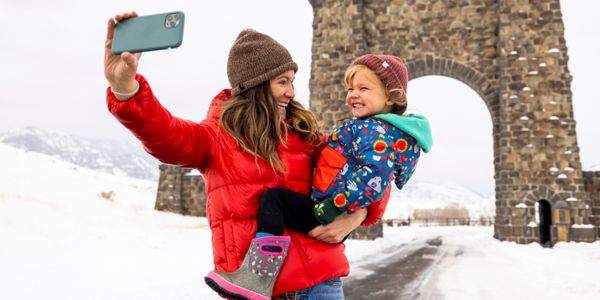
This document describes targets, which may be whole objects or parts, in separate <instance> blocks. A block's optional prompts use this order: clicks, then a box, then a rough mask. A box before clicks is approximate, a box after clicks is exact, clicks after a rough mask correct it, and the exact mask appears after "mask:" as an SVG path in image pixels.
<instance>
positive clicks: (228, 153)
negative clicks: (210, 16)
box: [107, 75, 387, 295]
mask: <svg viewBox="0 0 600 300" xmlns="http://www.w3.org/2000/svg"><path fill="white" fill-rule="evenodd" d="M136 79H137V80H138V81H139V83H140V91H139V92H138V93H137V95H136V96H134V97H133V98H131V99H129V100H128V101H118V100H117V99H116V98H115V97H114V95H113V93H112V92H111V91H110V89H108V90H107V104H108V108H109V110H110V112H111V113H112V114H113V115H114V116H115V117H116V118H117V120H119V122H121V123H122V124H123V125H124V126H126V127H127V128H128V129H129V130H130V131H131V132H132V133H133V134H134V135H135V136H136V137H137V138H138V139H139V140H140V141H141V142H142V143H143V145H144V148H145V149H146V151H148V153H150V154H151V155H153V156H154V157H156V158H157V159H159V160H160V161H162V162H164V163H168V164H173V165H178V166H182V167H191V168H197V169H199V170H200V171H201V172H202V174H203V175H204V179H205V181H206V195H207V201H206V212H207V216H208V221H209V224H210V228H211V230H212V247H213V259H214V263H215V267H216V269H217V270H220V271H225V272H231V271H234V270H236V269H237V268H238V267H239V266H240V265H241V263H242V261H243V259H244V256H245V254H246V251H247V250H248V247H249V245H250V241H251V239H252V238H253V237H254V235H255V233H256V215H257V212H258V206H259V199H260V195H261V194H262V192H263V191H265V190H266V189H268V188H274V187H283V188H287V189H290V190H294V191H297V192H300V193H304V194H308V193H309V192H310V188H311V175H312V169H313V167H314V165H315V162H316V158H317V157H318V154H319V151H320V150H321V149H320V148H318V147H315V146H314V145H311V144H309V143H307V142H306V141H303V140H301V139H300V138H299V137H298V136H297V135H296V134H293V133H290V134H288V145H287V147H283V146H280V147H279V148H278V153H279V157H280V158H281V159H282V160H283V162H284V164H285V166H286V168H287V170H286V172H285V173H284V174H281V173H276V172H274V171H273V170H272V169H271V167H270V166H268V165H267V164H266V163H265V162H264V161H262V160H255V158H254V157H253V156H251V155H249V154H247V153H244V152H242V151H241V150H240V148H239V147H238V145H237V144H236V143H235V141H234V140H233V138H231V137H230V136H229V135H228V134H227V133H226V132H225V131H224V130H222V128H221V127H220V126H219V115H220V109H219V108H220V105H221V104H222V103H223V102H224V101H227V100H229V99H230V98H231V91H230V90H228V89H226V90H223V91H222V92H221V93H220V94H219V95H217V96H216V97H215V98H214V99H213V102H212V104H211V108H210V110H209V113H208V118H207V119H206V120H204V121H202V122H200V123H195V122H191V121H186V120H182V119H179V118H176V117H174V116H172V115H171V114H170V113H169V112H168V111H167V110H166V109H165V108H164V107H162V106H161V105H160V103H159V102H158V100H157V99H156V97H155V96H154V94H153V93H152V90H151V89H150V86H149V84H148V82H147V81H146V80H145V79H144V78H143V77H142V76H141V75H137V76H136ZM386 200H387V199H386ZM380 202H383V203H378V205H379V204H380V205H379V206H377V205H372V206H370V207H369V214H368V216H367V219H365V221H364V222H363V225H370V224H374V223H375V222H377V221H378V220H379V219H380V218H381V216H382V215H383V210H384V209H385V204H386V202H387V201H380ZM285 234H286V235H290V237H291V240H292V243H291V245H290V248H289V253H288V256H287V259H286V260H285V264H284V266H283V268H282V270H281V273H280V275H279V277H278V279H277V282H276V284H275V289H274V291H273V295H279V294H282V293H284V292H291V291H297V290H300V289H304V288H307V287H310V286H313V285H315V284H317V283H320V282H323V281H326V280H328V279H331V278H334V277H340V276H346V275H348V272H349V265H348V261H347V259H346V256H345V255H344V245H343V244H327V243H323V242H320V241H318V240H315V239H312V238H310V237H308V236H306V235H304V234H300V233H297V232H294V231H291V230H287V231H286V233H285ZM207 271H208V270H207Z"/></svg>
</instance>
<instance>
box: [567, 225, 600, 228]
mask: <svg viewBox="0 0 600 300" xmlns="http://www.w3.org/2000/svg"><path fill="white" fill-rule="evenodd" d="M571 227H573V228H594V227H595V226H594V225H592V224H573V225H571Z"/></svg>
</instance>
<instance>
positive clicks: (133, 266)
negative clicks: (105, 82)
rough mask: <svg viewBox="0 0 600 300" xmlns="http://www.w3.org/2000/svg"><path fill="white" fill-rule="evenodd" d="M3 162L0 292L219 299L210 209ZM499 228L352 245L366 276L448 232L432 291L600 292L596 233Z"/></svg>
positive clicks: (87, 177) (430, 230)
mask: <svg viewBox="0 0 600 300" xmlns="http://www.w3.org/2000/svg"><path fill="white" fill-rule="evenodd" d="M0 165H2V166H3V167H2V169H1V170H0V182H1V183H2V185H0V236H2V247H0V266H2V267H1V268H0V282H2V288H1V289H0V299H117V300H119V299H150V300H151V299H167V300H168V299H173V300H175V299H219V298H218V297H217V296H216V295H215V294H214V293H213V292H212V291H211V290H210V289H209V288H208V287H207V286H206V285H205V284H204V282H203V276H204V275H205V274H206V273H207V272H208V271H209V270H211V269H212V267H213V264H212V249H211V246H210V243H211V242H210V240H211V235H210V230H209V228H208V226H207V221H206V218H198V217H185V216H179V215H175V214H170V213H164V212H157V211H154V210H153V206H154V200H155V192H156V183H155V182H149V181H143V180H137V179H131V178H127V177H121V176H116V175H111V174H106V173H100V172H96V171H92V170H88V169H84V168H81V167H78V166H75V165H73V164H70V163H66V162H64V161H60V160H58V159H56V158H52V157H49V156H46V155H43V154H37V153H32V152H27V151H24V150H20V149H15V148H12V147H8V146H6V145H3V144H1V143H0ZM431 188H432V189H433V187H431ZM439 191H440V192H441V191H443V192H448V191H452V189H450V188H447V187H446V189H441V190H439ZM103 192H104V193H105V195H106V193H109V192H113V194H114V197H113V198H112V200H109V199H107V198H103V197H101V196H99V195H101V193H103ZM404 192H405V191H404V190H403V191H402V193H404ZM453 193H454V194H455V195H454V196H455V197H458V195H468V193H466V192H465V191H461V190H454V191H453ZM408 194H410V192H409V193H407V195H405V198H407V197H408ZM400 195H402V194H400ZM476 199H478V198H477V197H474V198H473V200H474V201H475V200H476ZM401 200H403V199H401ZM479 200H480V198H479ZM394 203H396V201H394ZM492 235H493V228H492V227H385V228H384V238H380V239H377V240H375V241H356V240H348V241H346V253H347V256H348V258H349V260H350V262H351V276H358V277H360V276H364V275H366V274H365V272H366V271H365V270H364V269H362V268H361V266H364V265H365V264H367V263H369V262H372V261H374V260H379V259H383V258H386V257H391V256H393V255H397V254H398V253H399V252H410V251H413V250H414V249H417V248H418V247H420V246H421V245H422V243H423V241H425V240H427V239H430V238H435V237H437V236H441V237H442V239H443V244H442V245H441V246H440V249H439V258H440V259H439V263H438V264H437V265H436V268H435V269H432V270H430V271H428V272H426V273H425V274H427V275H426V278H423V281H422V282H421V283H422V284H421V285H420V287H419V288H422V289H427V290H428V291H431V292H430V294H431V293H434V294H435V295H436V297H434V298H430V299H447V300H451V299H466V300H469V299H537V298H538V297H539V295H542V294H543V295H546V296H545V298H549V299H574V298H576V299H595V297H596V296H597V295H598V294H600V285H598V284H597V278H596V276H595V274H596V273H597V270H600V243H599V242H596V243H587V244H586V243H559V244H557V245H556V246H555V247H554V248H552V249H547V248H542V247H541V246H540V245H539V244H537V243H534V244H530V245H517V244H514V243H508V242H500V241H498V240H495V239H493V238H492ZM441 258H443V259H441ZM507 287H510V288H507ZM424 291H425V290H424Z"/></svg>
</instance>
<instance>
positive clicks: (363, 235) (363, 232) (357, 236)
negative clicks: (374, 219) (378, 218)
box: [348, 222, 383, 240]
mask: <svg viewBox="0 0 600 300" xmlns="http://www.w3.org/2000/svg"><path fill="white" fill-rule="evenodd" d="M380 237H383V223H382V222H379V223H377V224H375V225H373V226H360V227H358V228H356V229H355V230H354V231H352V232H351V233H350V236H349V237H348V238H349V239H353V240H374V239H376V238H380Z"/></svg>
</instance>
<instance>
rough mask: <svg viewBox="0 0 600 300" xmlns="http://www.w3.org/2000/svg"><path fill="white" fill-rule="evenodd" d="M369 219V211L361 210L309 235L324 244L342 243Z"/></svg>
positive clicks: (336, 219)
mask: <svg viewBox="0 0 600 300" xmlns="http://www.w3.org/2000/svg"><path fill="white" fill-rule="evenodd" d="M366 217H367V209H361V210H359V211H357V212H356V213H353V214H351V215H349V214H347V213H343V214H341V215H339V216H337V217H336V218H335V220H333V222H331V223H329V224H327V225H321V226H318V227H316V228H315V229H313V230H311V231H310V232H309V233H308V235H309V236H311V237H312V238H315V239H318V240H320V241H322V242H326V243H330V244H337V243H340V242H341V241H342V240H343V239H344V238H345V237H346V236H347V235H348V234H350V232H352V230H354V229H356V228H358V226H360V224H361V223H362V222H363V220H364V219H365V218H366Z"/></svg>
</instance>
